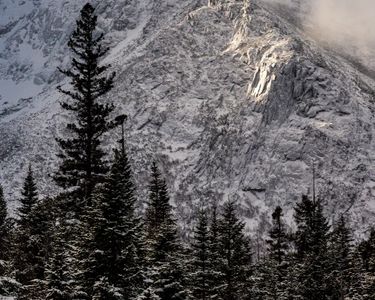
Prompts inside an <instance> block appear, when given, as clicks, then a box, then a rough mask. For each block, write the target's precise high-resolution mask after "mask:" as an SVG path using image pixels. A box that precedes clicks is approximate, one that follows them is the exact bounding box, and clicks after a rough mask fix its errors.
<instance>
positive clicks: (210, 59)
mask: <svg viewBox="0 0 375 300" xmlns="http://www.w3.org/2000/svg"><path fill="white" fill-rule="evenodd" d="M103 2H105V4H103ZM22 3H23V2H22V1H11V0H6V1H2V2H1V3H0V14H4V15H8V16H11V14H10V11H12V12H13V14H14V16H13V17H9V20H8V21H7V22H3V23H1V24H0V47H1V49H3V50H2V54H1V57H0V64H1V66H2V67H1V71H0V87H1V91H0V93H1V94H2V99H1V101H2V103H0V105H1V107H0V110H1V119H0V136H1V137H2V143H1V144H0V157H1V158H2V159H1V163H0V166H1V170H2V173H1V177H2V182H3V184H4V186H5V188H6V191H7V192H8V194H9V196H10V203H12V204H13V205H15V204H16V197H17V193H18V191H17V188H18V187H19V186H20V181H21V180H22V176H21V175H22V174H23V170H24V169H25V166H26V165H27V164H28V162H29V161H31V162H32V164H33V165H34V166H35V168H36V169H37V173H38V174H39V175H40V180H39V186H40V189H41V190H42V191H43V192H44V193H49V192H50V191H51V189H52V184H51V182H52V181H51V179H50V176H47V175H45V174H52V172H53V171H54V170H56V158H55V153H56V150H57V149H56V145H55V142H54V139H53V138H54V137H55V136H57V135H59V134H62V133H63V132H62V131H63V125H62V124H63V122H64V121H65V120H66V119H67V118H69V116H67V115H65V113H64V112H62V111H61V110H60V108H59V105H58V101H59V99H60V98H61V95H59V94H58V93H56V90H55V87H56V85H57V84H58V83H60V84H61V80H64V79H63V78H61V77H60V76H59V75H58V74H57V72H56V66H59V65H63V66H65V65H66V64H67V62H68V61H69V55H70V54H68V52H67V50H66V48H65V46H64V45H65V44H66V40H67V37H68V36H69V33H70V31H71V29H72V26H73V25H74V19H75V17H76V16H77V13H78V11H79V9H80V7H81V6H82V4H83V1H78V0H69V1H65V2H64V4H62V3H60V2H59V1H53V0H44V1H36V0H35V1H30V3H29V2H24V3H23V4H22ZM56 3H59V4H56ZM298 3H299V2H298ZM205 4H206V3H202V2H199V1H193V0H192V1H186V0H170V1H161V2H160V1H153V0H132V1H131V0H121V1H120V0H117V1H114V0H113V1H112V0H108V1H101V2H98V8H97V11H98V13H100V28H101V30H103V31H105V32H107V33H108V34H107V37H108V43H109V44H110V45H111V47H112V50H111V52H110V54H109V55H108V57H107V58H106V62H109V63H111V64H112V66H113V68H114V69H115V70H116V71H117V74H118V75H117V84H116V87H115V89H114V90H113V91H112V93H111V95H109V96H108V98H109V99H111V100H115V102H116V104H117V106H118V110H119V111H118V112H119V113H120V112H124V113H127V114H128V116H129V122H128V124H127V132H128V136H127V144H128V148H129V152H130V156H131V159H132V162H133V168H134V172H135V177H136V181H137V183H138V186H139V197H140V198H141V199H144V198H145V195H146V191H145V186H146V185H147V178H148V173H149V166H150V164H151V161H152V160H153V159H155V160H157V161H158V162H159V164H160V165H161V167H162V169H163V171H164V173H165V174H166V175H167V180H168V184H169V188H170V190H171V192H172V194H173V196H174V201H175V205H176V210H177V212H178V214H179V216H180V218H181V220H182V221H181V227H182V228H188V227H189V224H190V221H191V217H192V214H193V213H194V211H195V209H196V208H197V207H199V206H202V205H203V206H205V205H208V204H210V203H212V202H222V201H225V200H227V199H232V200H237V201H238V203H239V204H240V211H241V213H242V215H243V216H244V218H246V220H247V223H248V228H249V230H251V231H257V230H259V231H264V229H265V227H266V226H267V222H268V220H269V215H270V211H271V210H272V209H273V208H274V207H275V206H276V205H278V204H281V205H282V206H284V207H285V210H286V216H287V217H288V219H289V220H291V217H292V213H293V211H292V208H293V206H294V204H295V202H296V201H298V200H299V199H300V196H301V194H303V193H307V192H308V190H309V188H311V182H312V166H313V164H315V168H316V177H317V178H316V185H317V191H318V194H319V195H321V197H322V198H323V199H324V201H325V202H326V207H327V213H328V214H329V215H330V216H332V220H334V218H335V217H337V215H338V214H340V213H348V214H350V216H351V221H352V223H353V226H354V228H355V229H356V231H357V233H358V234H363V233H364V230H365V228H367V225H368V224H369V223H371V222H372V223H373V222H374V221H375V200H374V194H375V173H374V171H373V170H372V166H373V165H374V159H375V156H374V154H373V153H375V152H374V148H375V145H374V141H373V136H372V134H373V130H374V128H373V126H374V125H373V124H374V122H373V117H374V109H375V103H374V83H375V82H374V79H373V78H371V77H369V76H368V74H369V73H371V72H366V74H367V75H365V74H364V73H363V72H362V71H363V70H362V69H359V68H358V67H357V66H356V65H355V64H354V63H353V61H347V60H345V59H344V58H343V57H341V56H340V55H338V54H337V53H333V52H331V51H330V50H328V49H323V48H321V47H320V46H319V45H318V44H317V43H315V42H314V41H313V40H311V39H309V38H308V37H306V36H305V34H304V33H303V32H302V31H301V30H300V29H299V28H298V26H297V25H296V24H297V23H295V22H294V19H290V18H287V17H286V15H285V14H284V12H285V10H282V9H280V7H278V6H270V5H266V4H257V3H254V2H251V3H250V2H248V3H246V1H245V3H244V2H243V1H226V3H225V4H222V5H217V4H216V5H210V6H205ZM5 6H6V7H7V8H6V9H5V10H4V7H5ZM24 6H27V7H28V9H26V8H25V9H24V8H23V7H24ZM61 12H62V14H61ZM2 16H3V15H1V17H2ZM1 20H3V19H1ZM22 49H23V50H22ZM25 49H32V51H31V50H30V51H31V53H33V56H27V55H26V52H25V51H26V50H25ZM36 52H38V53H41V54H40V56H36V55H35V56H34V54H35V53H36ZM9 62H11V63H10V65H12V66H13V67H11V66H9ZM5 66H7V67H5ZM62 84H64V81H62ZM29 86H31V87H30V88H28V87H29ZM21 87H22V88H26V92H30V95H29V96H28V97H25V96H24V95H23V94H22V93H25V91H22V88H21ZM18 88H20V89H18ZM3 90H6V91H5V92H3ZM33 93H34V94H33ZM20 96H21V97H20ZM7 97H8V98H9V99H10V100H9V99H8V98H7ZM5 102H8V103H5ZM117 138H118V133H117V132H113V133H112V135H111V136H109V137H108V143H107V144H108V145H109V146H108V149H110V148H111V145H113V144H114V141H115V140H116V139H117ZM109 153H110V151H109Z"/></svg>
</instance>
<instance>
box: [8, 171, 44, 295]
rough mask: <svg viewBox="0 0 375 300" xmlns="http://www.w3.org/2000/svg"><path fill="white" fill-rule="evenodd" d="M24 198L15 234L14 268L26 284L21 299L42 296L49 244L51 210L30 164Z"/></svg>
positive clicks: (23, 285) (23, 283)
mask: <svg viewBox="0 0 375 300" xmlns="http://www.w3.org/2000/svg"><path fill="white" fill-rule="evenodd" d="M21 194H22V197H21V199H20V203H21V206H20V208H19V211H18V215H19V217H20V218H19V220H18V227H17V228H16V230H15V232H14V234H15V245H14V249H13V251H14V254H13V255H12V256H13V268H14V269H15V276H16V280H17V281H18V282H19V283H21V284H22V289H21V291H20V293H19V299H38V297H40V295H39V292H40V290H41V288H40V287H41V283H40V281H42V280H43V279H44V267H45V261H46V256H47V254H48V248H49V242H50V239H49V213H50V212H49V211H48V208H47V207H46V205H45V204H46V202H45V201H39V200H38V193H37V189H36V184H35V180H34V176H33V172H32V169H31V167H29V170H28V173H27V176H26V178H25V182H24V185H23V190H22V193H21Z"/></svg>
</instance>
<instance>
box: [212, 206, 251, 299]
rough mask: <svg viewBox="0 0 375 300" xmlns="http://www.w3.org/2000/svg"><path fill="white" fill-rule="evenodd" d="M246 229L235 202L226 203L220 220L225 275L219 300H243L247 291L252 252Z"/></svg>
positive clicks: (222, 271)
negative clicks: (245, 232)
mask: <svg viewBox="0 0 375 300" xmlns="http://www.w3.org/2000/svg"><path fill="white" fill-rule="evenodd" d="M244 227H245V225H244V223H243V222H241V221H240V220H239V219H238V217H237V215H236V210H235V204H234V202H227V203H225V204H224V207H223V213H222V215H221V219H220V220H219V257H220V269H221V270H220V271H221V273H222V274H223V276H222V278H221V283H222V286H221V289H220V291H219V299H223V300H231V299H241V297H243V294H244V293H245V291H246V287H247V279H248V276H249V272H250V264H251V250H250V243H249V240H248V238H247V237H246V236H245V234H244Z"/></svg>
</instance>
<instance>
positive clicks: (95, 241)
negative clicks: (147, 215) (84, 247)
mask: <svg viewBox="0 0 375 300" xmlns="http://www.w3.org/2000/svg"><path fill="white" fill-rule="evenodd" d="M121 141H122V147H121V150H117V149H116V150H115V159H114V162H113V164H112V166H111V170H110V173H109V175H108V177H107V179H106V182H105V183H104V186H103V187H102V188H101V189H99V190H98V192H97V193H95V197H94V205H93V206H94V207H93V211H94V214H92V215H90V216H89V217H91V219H90V220H88V225H89V228H88V230H89V231H90V232H91V240H89V242H88V249H90V252H91V253H89V256H88V260H87V262H86V265H85V272H86V280H87V282H85V284H86V286H87V291H88V294H89V295H91V297H92V298H93V299H98V300H111V299H113V300H115V299H116V300H119V299H135V297H136V296H137V295H138V294H139V293H140V291H141V290H142V287H143V274H142V270H143V261H144V246H143V241H142V228H141V222H140V219H139V218H138V217H137V216H136V212H135V204H136V197H135V187H134V184H133V179H132V172H131V168H130V163H129V160H128V157H127V154H126V152H125V145H124V139H122V140H121ZM91 288H92V290H90V289H91Z"/></svg>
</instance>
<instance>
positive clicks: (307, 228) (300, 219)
mask: <svg viewBox="0 0 375 300" xmlns="http://www.w3.org/2000/svg"><path fill="white" fill-rule="evenodd" d="M294 210H295V214H294V219H295V222H296V224H297V231H296V233H295V237H294V241H295V245H296V249H297V258H298V259H299V261H300V262H302V261H303V259H304V258H305V256H306V254H307V253H309V252H310V251H311V250H312V247H313V245H312V241H311V236H310V234H311V229H312V227H313V218H314V211H315V204H314V203H313V201H311V200H310V199H309V198H308V197H307V196H306V195H303V196H302V201H301V202H299V203H297V205H296V207H295V209H294Z"/></svg>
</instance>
